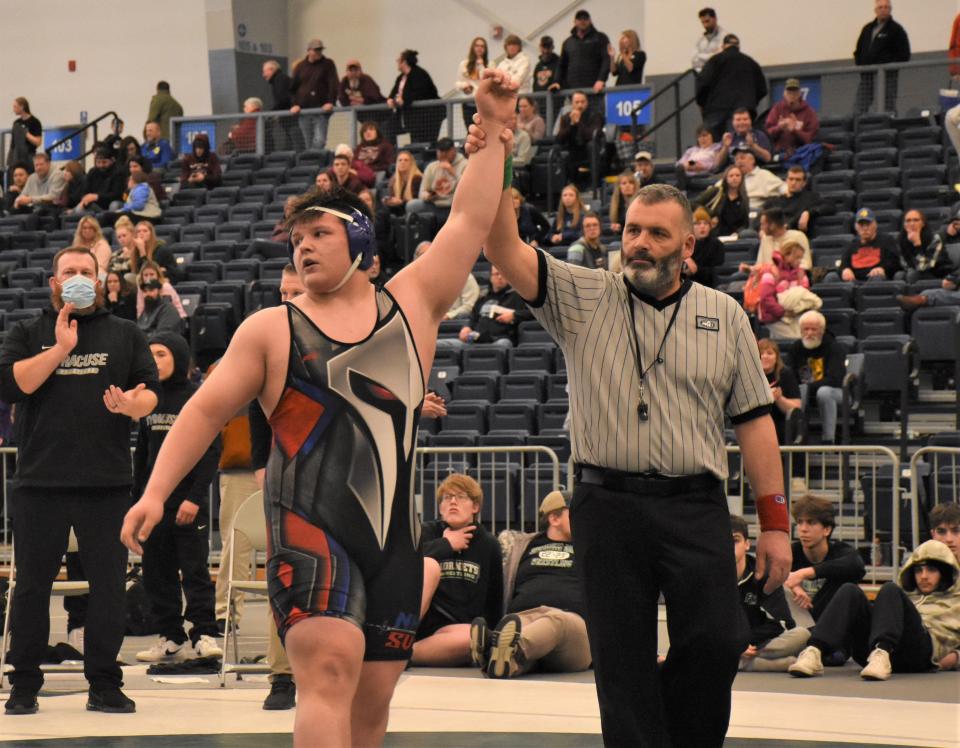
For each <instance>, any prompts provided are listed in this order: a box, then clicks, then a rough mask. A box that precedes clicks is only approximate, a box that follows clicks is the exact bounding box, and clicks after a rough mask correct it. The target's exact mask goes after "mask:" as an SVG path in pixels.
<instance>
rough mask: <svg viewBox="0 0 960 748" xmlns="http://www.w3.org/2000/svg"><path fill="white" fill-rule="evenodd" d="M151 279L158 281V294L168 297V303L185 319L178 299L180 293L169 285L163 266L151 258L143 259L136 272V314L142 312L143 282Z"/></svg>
mask: <svg viewBox="0 0 960 748" xmlns="http://www.w3.org/2000/svg"><path fill="white" fill-rule="evenodd" d="M151 280H158V281H160V295H161V296H166V297H167V298H168V299H170V303H171V304H173V307H174V309H176V310H177V314H179V315H180V319H186V318H187V312H186V310H185V309H184V308H183V303H182V302H181V301H180V294H178V293H177V289H175V288H174V287H173V286H172V285H170V281H168V280H167V277H166V276H165V275H164V273H163V268H162V267H161V266H160V265H159V264H158V263H156V262H154V261H153V260H144V261H143V263H142V264H141V265H140V272H139V273H137V316H138V317H139V316H140V315H141V314H143V309H144V301H143V284H144V283H146V282H147V281H151Z"/></svg>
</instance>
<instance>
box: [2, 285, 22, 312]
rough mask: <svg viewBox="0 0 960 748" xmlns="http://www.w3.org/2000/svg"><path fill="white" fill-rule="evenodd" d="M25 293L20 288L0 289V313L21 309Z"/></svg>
mask: <svg viewBox="0 0 960 748" xmlns="http://www.w3.org/2000/svg"><path fill="white" fill-rule="evenodd" d="M26 295H27V292H26V291H25V290H24V289H22V288H0V311H3V312H11V311H13V310H14V309H23V300H24V299H25V298H26Z"/></svg>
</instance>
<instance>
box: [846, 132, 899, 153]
mask: <svg viewBox="0 0 960 748" xmlns="http://www.w3.org/2000/svg"><path fill="white" fill-rule="evenodd" d="M896 145H897V131H896V130H894V129H892V128H891V129H886V128H884V129H876V130H867V131H861V132H858V133H857V135H856V137H855V138H854V147H855V149H856V150H857V152H858V153H859V152H861V151H869V150H873V149H875V148H894V147H896Z"/></svg>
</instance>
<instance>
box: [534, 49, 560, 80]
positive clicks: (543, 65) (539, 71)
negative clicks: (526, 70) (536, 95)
mask: <svg viewBox="0 0 960 748" xmlns="http://www.w3.org/2000/svg"><path fill="white" fill-rule="evenodd" d="M559 69H560V55H558V54H557V53H556V52H554V51H553V37H552V36H541V37H540V58H539V59H538V60H537V64H536V65H535V66H534V68H533V90H534V91H556V90H557V89H558V88H560V80H559V77H558V75H557V72H558V70H559Z"/></svg>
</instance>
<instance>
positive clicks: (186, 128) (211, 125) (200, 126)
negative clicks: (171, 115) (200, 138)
mask: <svg viewBox="0 0 960 748" xmlns="http://www.w3.org/2000/svg"><path fill="white" fill-rule="evenodd" d="M179 129H180V153H190V151H191V150H192V148H193V139H194V138H195V137H197V135H199V134H200V133H204V134H205V135H206V136H207V137H208V138H210V150H211V151H216V150H217V125H216V123H215V122H211V121H210V120H204V121H196V122H181V123H180V126H179Z"/></svg>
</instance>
